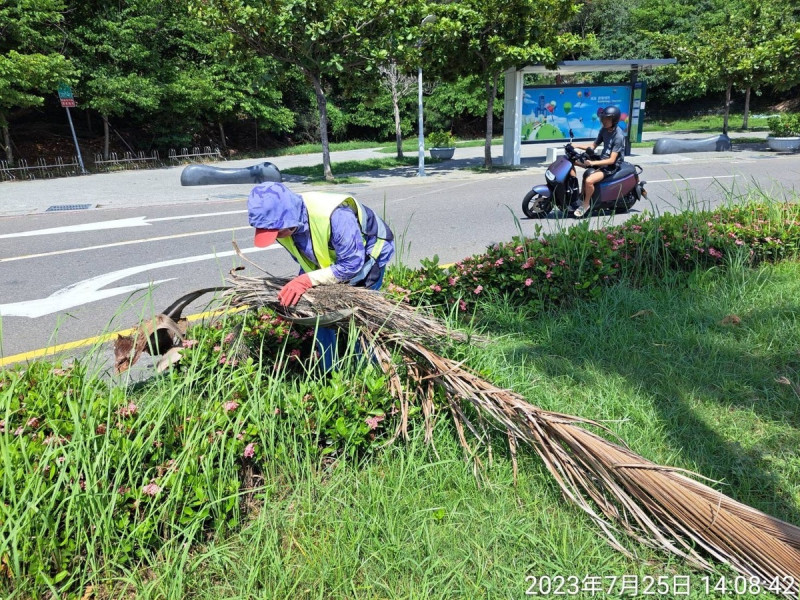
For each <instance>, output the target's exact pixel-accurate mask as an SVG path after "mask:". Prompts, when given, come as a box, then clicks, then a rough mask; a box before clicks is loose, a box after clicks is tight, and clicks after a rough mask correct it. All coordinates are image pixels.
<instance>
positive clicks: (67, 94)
mask: <svg viewBox="0 0 800 600" xmlns="http://www.w3.org/2000/svg"><path fill="white" fill-rule="evenodd" d="M58 97H59V99H61V100H72V99H73V96H72V88H71V87H69V86H68V85H67V84H66V83H59V84H58Z"/></svg>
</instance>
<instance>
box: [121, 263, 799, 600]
mask: <svg viewBox="0 0 800 600" xmlns="http://www.w3.org/2000/svg"><path fill="white" fill-rule="evenodd" d="M798 294H800V265H798V264H797V263H794V262H791V263H790V262H787V263H783V264H780V265H777V266H774V265H765V266H762V267H760V268H758V269H749V268H746V267H736V268H733V269H731V270H729V271H722V270H714V271H710V272H697V273H695V274H693V275H692V277H691V279H690V281H689V282H688V284H687V283H686V282H678V281H672V282H665V283H664V284H663V285H659V286H652V287H647V288H640V287H631V286H630V285H627V284H625V283H621V284H620V285H617V286H614V287H612V288H611V289H609V290H608V292H607V293H606V294H605V295H604V296H603V297H602V298H599V299H597V300H594V301H590V302H586V303H584V304H582V305H581V306H579V307H574V308H572V309H568V310H560V311H553V312H545V313H539V314H532V313H526V312H524V311H520V310H518V309H513V308H512V307H511V306H509V305H508V304H507V303H505V301H504V299H503V298H494V299H492V301H489V302H485V303H483V304H482V305H481V308H482V311H483V314H484V315H485V316H484V320H483V322H482V326H483V327H484V328H485V330H486V331H487V332H488V333H491V334H492V335H493V336H494V338H495V343H493V345H492V346H491V347H490V348H477V347H471V348H468V349H465V350H464V355H463V357H462V358H463V359H465V360H467V361H468V362H469V363H470V364H471V365H472V366H473V367H474V368H476V369H477V370H479V371H480V372H483V373H491V375H492V377H493V378H494V379H495V380H496V381H497V382H498V383H499V384H501V385H507V386H509V387H513V388H514V389H516V390H519V391H522V392H523V393H525V394H526V395H527V396H528V397H529V398H530V399H531V401H533V402H534V403H535V404H537V405H539V406H542V407H543V408H546V409H549V410H556V411H563V412H566V413H569V414H580V415H583V416H587V417H590V418H594V419H600V420H604V421H606V422H607V423H608V425H609V426H610V427H611V428H612V429H613V430H614V431H615V432H617V433H618V434H619V435H621V436H622V438H623V439H625V440H626V441H627V442H628V443H629V445H630V446H631V448H632V449H633V450H634V451H635V452H637V453H640V454H642V455H644V456H647V457H648V458H651V459H653V460H656V461H659V462H662V463H664V464H671V465H675V466H680V467H684V468H688V469H695V470H698V471H699V472H701V473H703V474H704V475H706V476H709V477H712V478H716V479H718V480H720V482H721V483H720V484H719V485H718V487H719V488H720V489H722V490H723V491H724V492H725V493H726V494H728V495H731V496H733V497H734V498H736V499H738V500H741V501H743V502H745V503H748V504H750V505H752V506H755V507H757V508H759V509H761V510H764V511H767V512H769V513H771V514H775V515H777V516H780V517H782V518H784V519H787V520H789V521H791V522H794V523H797V522H800V484H798V481H799V479H798V474H799V471H800V459H798V457H797V455H796V452H795V448H796V446H797V444H798V442H800V431H798V426H800V402H799V400H800V398H799V397H798V392H800V386H799V385H798V382H800V356H798V352H797V342H796V340H797V339H800V321H799V320H798V318H797V316H796V315H797V310H796V309H797V307H796V302H795V298H797V297H798ZM734 316H735V317H736V318H733V317H734ZM421 437H422V436H421V432H419V431H416V432H415V434H414V436H413V439H412V440H411V442H410V443H408V444H400V445H395V446H393V447H390V448H389V449H387V450H386V451H385V452H383V453H381V454H380V455H377V456H375V457H374V458H373V459H371V460H369V461H367V462H366V463H361V464H354V463H339V464H337V466H336V468H334V469H332V470H330V471H329V472H327V473H325V474H320V475H319V476H317V477H311V478H306V477H298V473H296V472H295V471H294V470H293V469H290V470H289V471H288V472H276V473H275V474H274V477H275V479H274V480H272V481H271V482H270V483H269V487H270V489H269V490H268V491H265V492H263V493H262V494H260V496H259V508H258V509H257V512H255V513H253V515H251V517H252V518H251V520H250V521H249V523H248V524H247V525H246V526H245V527H244V529H243V530H242V531H241V532H239V533H237V534H235V535H233V536H229V537H224V538H221V539H214V540H211V541H209V543H207V544H205V545H202V547H198V548H195V549H193V550H186V549H182V548H178V547H175V548H170V549H168V550H167V551H166V552H164V553H162V554H161V555H160V556H159V560H158V561H155V560H153V561H152V562H149V563H148V564H147V568H145V569H138V570H135V571H131V572H130V573H129V575H128V576H127V577H126V578H125V580H126V582H128V584H129V585H130V586H131V588H130V589H131V591H135V593H136V595H137V597H141V598H202V599H206V598H208V599H211V598H219V597H231V598H234V597H235V598H248V597H262V596H269V597H271V598H317V597H324V598H365V599H366V598H393V599H394V598H397V599H399V598H442V599H445V598H446V599H449V598H465V597H470V598H475V597H481V598H509V597H523V596H525V592H526V590H528V589H529V587H530V586H531V585H535V584H536V582H535V581H534V580H532V579H526V578H527V577H528V576H537V577H539V578H540V579H542V578H550V579H551V580H555V579H556V578H557V577H563V578H564V579H565V580H568V578H570V577H577V578H578V581H579V584H578V585H579V587H580V586H588V585H590V582H591V579H587V577H601V578H602V581H603V582H604V588H603V589H612V588H613V591H614V592H616V593H609V594H605V596H606V597H614V596H618V595H621V594H620V593H619V592H620V590H621V587H620V586H621V585H622V583H621V582H622V577H623V576H627V577H628V578H629V581H630V578H631V577H635V578H637V579H638V581H639V582H641V583H644V582H645V581H646V578H647V577H652V578H657V577H666V578H668V581H669V582H670V583H669V585H670V586H672V588H674V589H678V588H676V587H674V586H677V585H683V584H685V583H686V582H689V589H690V593H688V594H687V596H688V597H694V598H705V597H718V596H719V594H715V593H714V592H713V589H712V591H711V593H706V585H709V586H710V587H712V588H713V585H714V582H715V581H716V579H717V578H718V577H720V576H722V575H727V576H729V577H730V576H731V573H730V572H728V571H726V570H724V569H723V570H720V571H719V572H717V573H715V574H713V575H711V580H710V582H708V583H707V582H706V581H704V580H703V577H704V575H703V574H700V573H697V572H692V571H690V570H689V569H688V568H686V567H685V566H683V565H681V564H680V562H676V561H674V560H672V559H670V558H668V557H664V556H663V555H660V554H655V553H653V552H651V551H649V550H647V549H644V548H641V547H639V546H637V545H636V544H629V548H630V550H631V551H633V552H635V553H636V555H637V559H635V560H633V559H628V558H626V557H624V556H622V555H621V554H619V553H617V552H615V551H613V550H611V549H610V548H609V547H608V546H607V544H606V543H605V541H603V539H602V538H601V537H600V536H599V534H598V532H597V531H596V530H595V528H594V527H593V526H592V524H590V523H589V521H588V519H586V518H584V517H583V516H582V515H580V514H579V513H577V511H576V510H575V509H574V508H573V507H572V506H571V505H569V503H567V502H566V501H565V500H564V499H563V498H561V497H560V494H559V493H558V490H557V488H556V486H555V485H554V484H553V482H552V481H551V480H550V476H549V474H548V473H547V472H546V471H545V470H544V469H543V467H542V465H541V464H540V463H539V462H538V461H537V460H535V459H534V458H532V457H531V456H530V454H528V453H523V454H524V456H523V458H522V459H521V464H520V477H519V480H518V482H517V485H516V486H515V485H514V481H513V475H512V468H511V463H510V460H509V458H508V455H507V452H506V450H505V448H504V446H503V444H502V442H501V441H499V440H500V439H501V437H502V436H500V435H498V436H497V437H498V442H497V443H496V444H495V446H494V452H493V457H492V461H491V463H490V464H491V466H490V467H488V468H487V469H486V471H485V473H484V475H485V479H476V478H475V475H474V473H473V472H472V470H471V468H469V467H468V466H467V465H466V464H465V463H464V462H463V457H462V452H461V449H460V447H459V446H458V445H457V443H456V442H455V440H454V438H455V432H454V431H453V430H452V428H451V426H450V423H449V420H448V419H447V418H446V416H445V415H444V414H442V415H441V416H440V418H439V420H438V424H437V427H436V430H435V435H434V444H435V450H434V448H433V447H429V446H426V445H424V444H423V443H422V440H421ZM483 458H484V461H485V462H486V463H487V464H489V457H488V456H486V454H485V452H484V457H483ZM298 480H299V481H302V483H300V484H295V485H292V484H289V483H288V482H290V481H298ZM613 582H616V583H613ZM615 586H616V587H615ZM672 588H671V589H672ZM534 589H536V588H534ZM580 589H588V588H585V587H580ZM670 595H675V596H678V595H681V594H670ZM590 596H591V595H590V594H588V593H585V594H583V597H590ZM741 597H756V596H755V595H749V594H744V595H742V596H741Z"/></svg>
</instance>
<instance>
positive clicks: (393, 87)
mask: <svg viewBox="0 0 800 600" xmlns="http://www.w3.org/2000/svg"><path fill="white" fill-rule="evenodd" d="M378 73H380V75H381V81H382V82H383V85H384V87H386V88H387V89H388V90H389V94H390V95H391V97H392V112H393V114H394V132H395V139H396V141H397V158H403V129H402V119H401V118H400V100H401V99H402V98H404V97H406V96H408V95H409V93H410V92H411V91H413V90H414V89H415V87H416V85H417V80H416V78H415V77H412V76H411V75H406V74H405V73H403V72H402V71H401V70H400V69H399V68H398V66H397V61H391V62H390V63H389V64H387V65H381V66H379V67H378Z"/></svg>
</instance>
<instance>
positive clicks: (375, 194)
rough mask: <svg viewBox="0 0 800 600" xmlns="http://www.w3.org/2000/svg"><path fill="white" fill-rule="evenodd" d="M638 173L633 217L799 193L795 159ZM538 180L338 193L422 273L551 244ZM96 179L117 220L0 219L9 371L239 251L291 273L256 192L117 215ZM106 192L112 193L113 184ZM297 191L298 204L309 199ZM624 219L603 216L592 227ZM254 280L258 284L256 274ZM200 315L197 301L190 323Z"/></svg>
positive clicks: (371, 181)
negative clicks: (503, 244) (639, 197)
mask: <svg viewBox="0 0 800 600" xmlns="http://www.w3.org/2000/svg"><path fill="white" fill-rule="evenodd" d="M631 162H638V163H640V164H641V165H642V166H643V167H644V169H645V172H644V174H643V178H644V179H646V180H647V181H648V185H647V189H648V192H649V198H648V203H647V204H646V205H642V204H638V205H636V206H635V207H634V209H633V210H632V211H631V212H632V214H635V213H637V212H639V211H642V210H650V211H652V212H655V213H659V212H672V211H677V210H682V209H688V208H697V207H702V208H707V207H710V206H713V205H714V204H716V203H719V202H721V201H723V200H725V198H726V197H728V196H729V195H730V194H731V192H732V193H733V194H734V195H736V194H739V193H741V192H743V191H745V190H747V189H748V188H752V187H754V186H758V187H759V188H761V189H762V190H763V191H764V192H765V193H767V194H769V195H772V196H774V197H783V196H784V195H785V193H786V190H792V189H800V157H797V156H791V155H789V156H780V155H779V156H775V155H769V154H766V153H758V152H739V153H732V154H728V153H726V155H725V158H724V160H721V159H720V157H716V156H713V155H712V156H705V155H704V156H697V157H694V158H692V159H687V160H679V159H678V158H674V159H672V160H666V159H663V158H661V157H658V156H651V155H643V156H641V157H636V156H634V157H632V158H631ZM251 164H252V161H251ZM543 171H544V169H543V167H542V166H541V165H540V164H538V163H537V164H534V165H532V166H529V167H528V168H526V169H523V170H521V171H505V172H499V173H494V174H476V173H473V172H469V171H459V170H447V171H441V172H440V173H439V174H435V175H433V176H430V177H426V178H416V177H413V176H411V173H406V174H405V176H399V177H398V176H380V177H378V176H376V177H374V178H366V181H367V182H366V183H363V184H355V185H350V186H347V187H346V189H342V188H339V187H336V188H332V189H333V191H337V192H343V191H347V192H349V193H352V194H353V195H354V196H356V197H357V198H358V199H359V200H360V201H362V202H364V203H365V204H367V205H368V206H370V207H372V208H373V209H375V210H376V211H377V212H378V213H379V214H382V215H385V216H386V219H387V221H388V222H389V223H390V225H391V226H392V228H393V230H394V232H395V235H396V236H397V245H398V258H399V259H400V260H401V261H402V262H404V263H406V264H409V265H417V264H418V263H419V260H420V259H421V258H424V257H430V256H433V255H434V254H438V255H439V258H440V260H441V262H443V263H446V262H452V261H455V260H458V259H461V258H463V257H465V256H468V255H471V254H474V253H476V252H480V251H481V250H483V249H485V248H486V247H487V246H488V245H491V244H493V243H495V242H498V241H504V240H508V239H510V238H511V237H512V236H514V235H517V234H518V233H519V230H520V229H521V231H522V233H524V234H525V235H534V234H535V231H536V227H537V226H538V225H541V226H542V227H543V231H544V232H548V231H555V230H558V229H559V228H563V227H565V226H571V225H572V224H574V221H573V220H571V219H561V218H557V217H556V216H551V217H550V218H548V219H544V220H541V221H534V220H529V219H526V218H524V216H523V215H522V212H521V210H520V203H521V200H522V197H523V196H524V195H525V193H526V192H527V191H528V190H529V189H530V188H531V186H532V185H535V184H539V183H544V178H543V175H542V174H543ZM140 174H141V176H142V178H146V177H148V176H147V174H146V173H145V172H140ZM94 177H97V178H98V179H97V180H96V181H97V182H98V184H97V185H100V183H99V182H101V179H100V178H101V177H103V176H93V177H91V178H73V179H72V180H70V181H69V185H72V186H74V185H76V182H79V183H82V186H81V188H80V189H81V190H82V192H81V198H80V200H81V201H85V200H86V199H87V198H89V199H91V201H93V202H94V204H95V205H100V206H102V205H104V204H110V205H111V206H109V207H108V208H94V209H91V210H77V211H69V212H56V213H42V214H30V215H25V216H7V217H5V218H0V326H1V327H2V328H1V329H0V334H1V336H0V340H1V346H0V360H2V362H0V365H1V364H4V363H6V364H7V363H9V362H10V361H12V360H16V359H19V358H22V357H28V358H29V357H31V356H34V355H33V354H30V353H31V351H35V350H37V349H41V348H44V347H48V346H55V345H60V344H65V343H67V342H73V341H76V340H84V339H86V338H92V337H94V336H98V335H100V334H102V333H105V332H109V331H115V330H120V329H126V328H129V327H131V326H132V325H134V324H135V323H137V322H138V321H139V320H141V318H142V317H143V316H149V315H152V314H155V313H158V312H160V311H162V310H163V309H164V308H165V307H166V306H167V305H168V304H170V303H171V302H172V301H173V300H174V299H176V298H178V297H179V296H181V295H183V294H185V293H187V292H189V291H191V290H194V289H198V288H202V287H208V286H216V285H223V284H224V282H225V276H226V274H227V273H228V271H229V270H230V269H231V268H232V267H233V266H236V265H238V264H240V262H241V261H240V260H239V259H238V258H236V257H235V256H233V255H232V254H233V252H232V245H231V242H232V241H236V242H237V243H238V244H239V246H240V247H241V248H242V249H243V250H244V252H245V253H247V255H248V257H249V258H250V259H251V260H252V261H254V262H256V263H257V264H259V265H261V266H262V267H263V268H264V269H266V270H268V271H269V272H271V273H273V274H275V275H287V276H288V275H292V274H294V273H296V266H295V265H294V263H293V262H292V261H291V259H290V258H289V257H288V254H287V253H286V252H285V251H283V250H282V249H280V248H278V247H273V248H268V249H255V248H253V244H252V229H251V228H250V227H249V226H248V223H247V212H246V203H245V200H246V194H247V191H248V190H249V187H250V186H225V187H223V186H213V187H211V188H206V189H204V190H203V191H202V194H203V195H202V197H197V198H177V199H175V201H174V202H172V203H168V204H164V203H153V202H155V199H154V197H153V196H152V195H151V196H148V197H147V198H143V199H142V205H141V206H136V205H133V206H131V205H128V206H115V205H114V204H113V203H112V202H107V200H108V198H109V197H110V194H112V193H113V192H112V191H109V189H108V187H102V186H101V187H98V188H97V189H96V191H95V192H92V186H93V185H95V184H93V178H94ZM54 181H55V180H54ZM64 181H66V180H64ZM108 181H111V182H112V186H111V190H113V181H114V180H113V179H109V180H108ZM118 181H120V182H122V181H124V182H125V190H124V193H127V194H134V195H135V194H136V191H137V188H136V186H137V183H136V179H135V177H133V175H130V174H127V175H125V179H123V178H122V177H120V178H119V179H118ZM31 183H33V182H31ZM4 185H9V184H0V208H1V206H2V197H3V191H4V188H3V186H4ZM10 185H14V186H20V185H25V183H14V184H10ZM65 185H66V184H65ZM102 185H105V186H108V184H107V183H104V184H102ZM143 185H144V184H143ZM289 185H290V187H292V188H293V189H295V190H296V191H300V192H302V191H304V190H305V189H310V188H308V187H307V186H305V185H300V184H297V185H293V184H292V183H289ZM128 186H133V187H132V188H129V187H128ZM9 189H11V188H9ZM14 189H15V191H19V190H20V189H21V188H19V187H17V188H14ZM142 189H144V188H142ZM313 189H317V190H321V189H323V188H320V187H314V188H313ZM31 192H32V193H33V192H34V189H33V188H31ZM122 193H123V190H122V188H120V194H122ZM93 194H94V195H93ZM68 197H69V196H68V195H67V196H62V198H61V199H60V200H61V201H62V202H63V201H64V200H65V199H66V198H68ZM76 201H77V198H76ZM626 218H627V216H625V215H618V216H615V217H613V218H612V217H594V218H592V219H591V224H592V226H598V225H599V224H601V223H602V224H605V223H609V222H619V221H622V220H624V219H626ZM246 266H247V265H246ZM248 272H251V273H254V274H255V273H257V271H256V270H255V269H253V268H252V267H250V266H248ZM204 308H205V303H204V300H202V299H201V300H200V301H198V302H195V303H194V304H192V305H191V306H190V307H189V308H188V309H187V310H186V311H185V313H184V314H192V313H197V312H201V311H203V310H204Z"/></svg>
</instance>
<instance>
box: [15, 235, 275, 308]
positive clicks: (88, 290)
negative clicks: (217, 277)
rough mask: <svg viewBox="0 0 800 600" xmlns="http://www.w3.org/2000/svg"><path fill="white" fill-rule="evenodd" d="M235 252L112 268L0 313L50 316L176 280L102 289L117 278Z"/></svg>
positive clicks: (17, 303) (16, 304) (247, 250)
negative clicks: (109, 271) (107, 271)
mask: <svg viewBox="0 0 800 600" xmlns="http://www.w3.org/2000/svg"><path fill="white" fill-rule="evenodd" d="M277 247H278V246H277V245H272V246H270V247H269V248H247V249H245V250H242V253H243V254H249V253H251V252H260V251H262V250H270V249H274V248H277ZM234 254H235V253H234V252H233V251H232V250H230V251H227V252H219V253H215V254H200V255H197V256H187V257H186V258H174V259H172V260H164V261H161V262H157V263H150V264H147V265H139V266H136V267H129V268H127V269H120V270H119V271H112V272H111V273H105V274H104V275H97V276H96V277H92V278H90V279H84V280H83V281H79V282H78V283H73V284H72V285H69V286H67V287H65V288H62V289H60V290H58V291H57V292H53V293H52V294H50V295H49V296H47V297H46V298H39V299H37V300H26V301H24V302H12V303H10V304H0V316H3V317H28V318H30V319H36V318H38V317H43V316H44V315H49V314H52V313H55V312H61V311H64V310H69V309H70V308H74V307H76V306H81V305H83V304H88V303H89V302H96V301H98V300H104V299H106V298H111V297H113V296H119V295H120V294H128V293H131V292H135V291H137V290H142V289H145V288H148V287H150V286H151V285H156V284H159V283H164V282H166V281H171V280H172V279H174V277H173V278H171V279H160V280H158V281H154V282H152V283H137V284H133V285H126V286H123V287H116V288H110V289H107V290H102V289H100V288H102V287H105V286H107V285H109V284H111V283H114V282H115V281H119V280H120V279H125V278H126V277H131V276H132V275H137V274H139V273H144V272H145V271H150V270H152V269H163V268H165V267H174V266H176V265H185V264H189V263H194V262H200V261H203V260H212V259H216V258H225V257H227V256H233V255H234Z"/></svg>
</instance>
